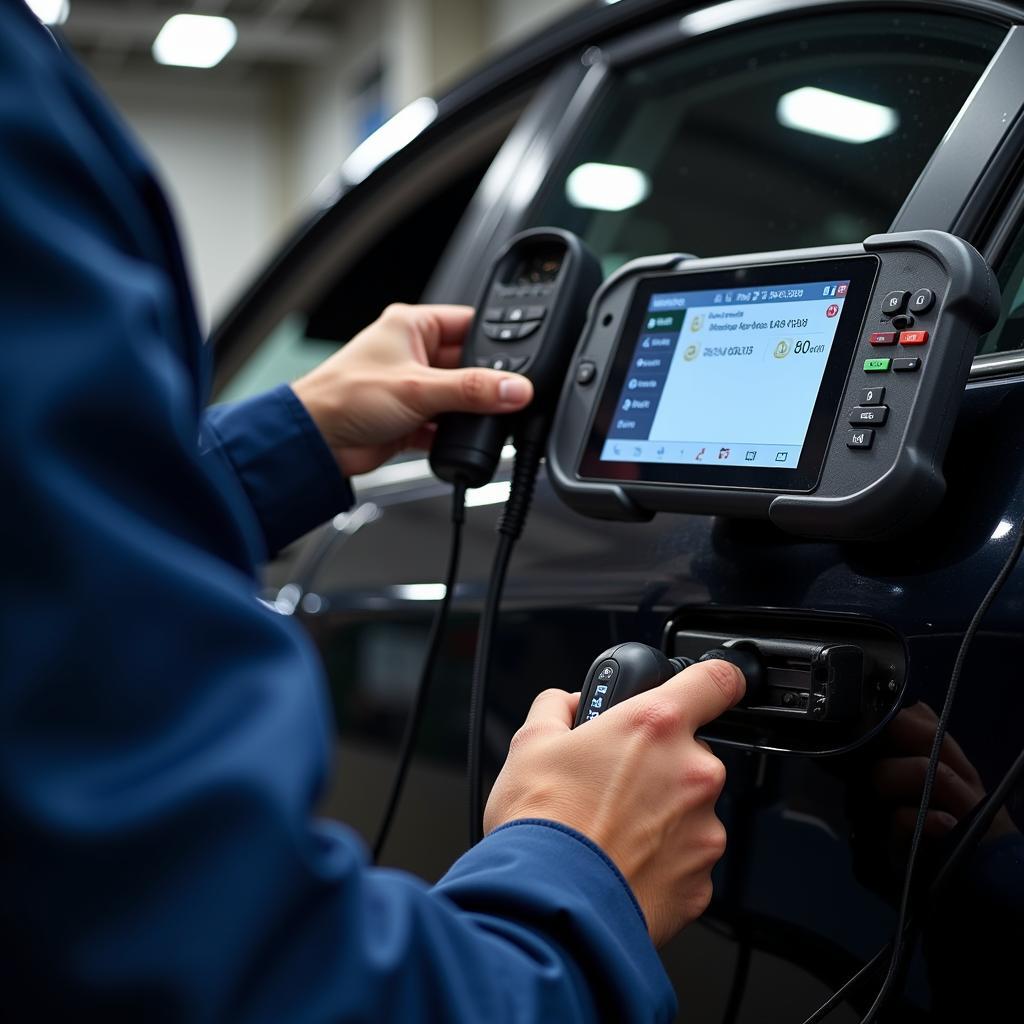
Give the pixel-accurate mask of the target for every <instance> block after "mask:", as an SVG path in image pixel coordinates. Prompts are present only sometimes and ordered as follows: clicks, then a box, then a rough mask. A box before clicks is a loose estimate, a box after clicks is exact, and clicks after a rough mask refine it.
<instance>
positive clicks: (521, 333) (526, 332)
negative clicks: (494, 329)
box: [516, 320, 540, 338]
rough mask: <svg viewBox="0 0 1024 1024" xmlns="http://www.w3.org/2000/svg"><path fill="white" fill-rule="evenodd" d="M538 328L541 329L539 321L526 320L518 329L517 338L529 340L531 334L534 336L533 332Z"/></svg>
mask: <svg viewBox="0 0 1024 1024" xmlns="http://www.w3.org/2000/svg"><path fill="white" fill-rule="evenodd" d="M538 327H540V321H539V320H524V321H523V322H522V323H521V324H520V325H519V326H518V327H517V328H516V337H517V338H528V337H529V336H530V335H531V334H533V332H534V331H535V330H537V328H538Z"/></svg>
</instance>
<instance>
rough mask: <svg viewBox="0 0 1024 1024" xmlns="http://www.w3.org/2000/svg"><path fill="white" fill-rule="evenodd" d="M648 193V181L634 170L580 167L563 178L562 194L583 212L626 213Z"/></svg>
mask: <svg viewBox="0 0 1024 1024" xmlns="http://www.w3.org/2000/svg"><path fill="white" fill-rule="evenodd" d="M650 194H651V181H650V179H649V178H648V177H647V175H646V174H644V172H643V171H641V170H638V169H637V168H636V167H624V166H622V165H621V164H580V165H579V167H577V168H575V170H573V171H571V172H570V173H569V177H568V178H566V179H565V195H566V198H567V199H568V200H569V202H570V203H572V205H573V206H577V207H579V208H580V209H583V210H611V211H613V212H616V213H617V212H619V211H620V210H628V209H629V208H630V207H632V206H636V205H637V204H638V203H642V202H643V201H644V200H645V199H646V198H647V197H648V196H649V195H650Z"/></svg>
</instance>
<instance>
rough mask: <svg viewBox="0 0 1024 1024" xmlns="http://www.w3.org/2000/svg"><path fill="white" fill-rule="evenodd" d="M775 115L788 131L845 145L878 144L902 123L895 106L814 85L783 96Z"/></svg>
mask: <svg viewBox="0 0 1024 1024" xmlns="http://www.w3.org/2000/svg"><path fill="white" fill-rule="evenodd" d="M775 116H776V117H777V118H778V121H779V124H781V125H782V126H783V127H785V128H795V129H797V131H802V132H809V133H810V134H812V135H821V136H824V137H825V138H828V139H838V140H840V141H841V142H874V140H875V139H881V138H884V137H885V136H886V135H891V134H892V133H893V132H894V131H896V129H897V128H898V127H899V123H900V116H899V114H898V113H897V112H896V111H895V110H893V109H892V107H885V106H882V105H881V104H880V103H869V102H868V101H867V100H859V99H857V98H856V97H854V96H844V95H843V94H842V93H839V92H832V91H831V90H830V89H818V88H816V87H815V86H811V85H808V86H804V87H803V88H802V89H794V90H793V91H792V92H787V93H786V94H785V95H784V96H781V97H780V98H779V102H778V105H777V106H776V108H775Z"/></svg>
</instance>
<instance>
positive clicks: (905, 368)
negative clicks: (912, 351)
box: [892, 356, 921, 373]
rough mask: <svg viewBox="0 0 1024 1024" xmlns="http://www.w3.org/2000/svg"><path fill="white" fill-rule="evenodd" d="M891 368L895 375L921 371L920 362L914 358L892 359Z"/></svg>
mask: <svg viewBox="0 0 1024 1024" xmlns="http://www.w3.org/2000/svg"><path fill="white" fill-rule="evenodd" d="M892 368H893V370H894V371H895V372H896V373H913V372H914V371H915V370H919V369H921V360H920V359H918V358H917V357H916V356H915V357H914V358H913V359H894V360H893V361H892Z"/></svg>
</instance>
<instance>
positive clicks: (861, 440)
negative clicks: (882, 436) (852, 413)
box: [846, 430, 875, 449]
mask: <svg viewBox="0 0 1024 1024" xmlns="http://www.w3.org/2000/svg"><path fill="white" fill-rule="evenodd" d="M874 440H875V432H874V431H873V430H851V431H850V432H849V434H847V435H846V447H847V448H861V449H865V448H870V447H871V445H872V444H873V443H874Z"/></svg>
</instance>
